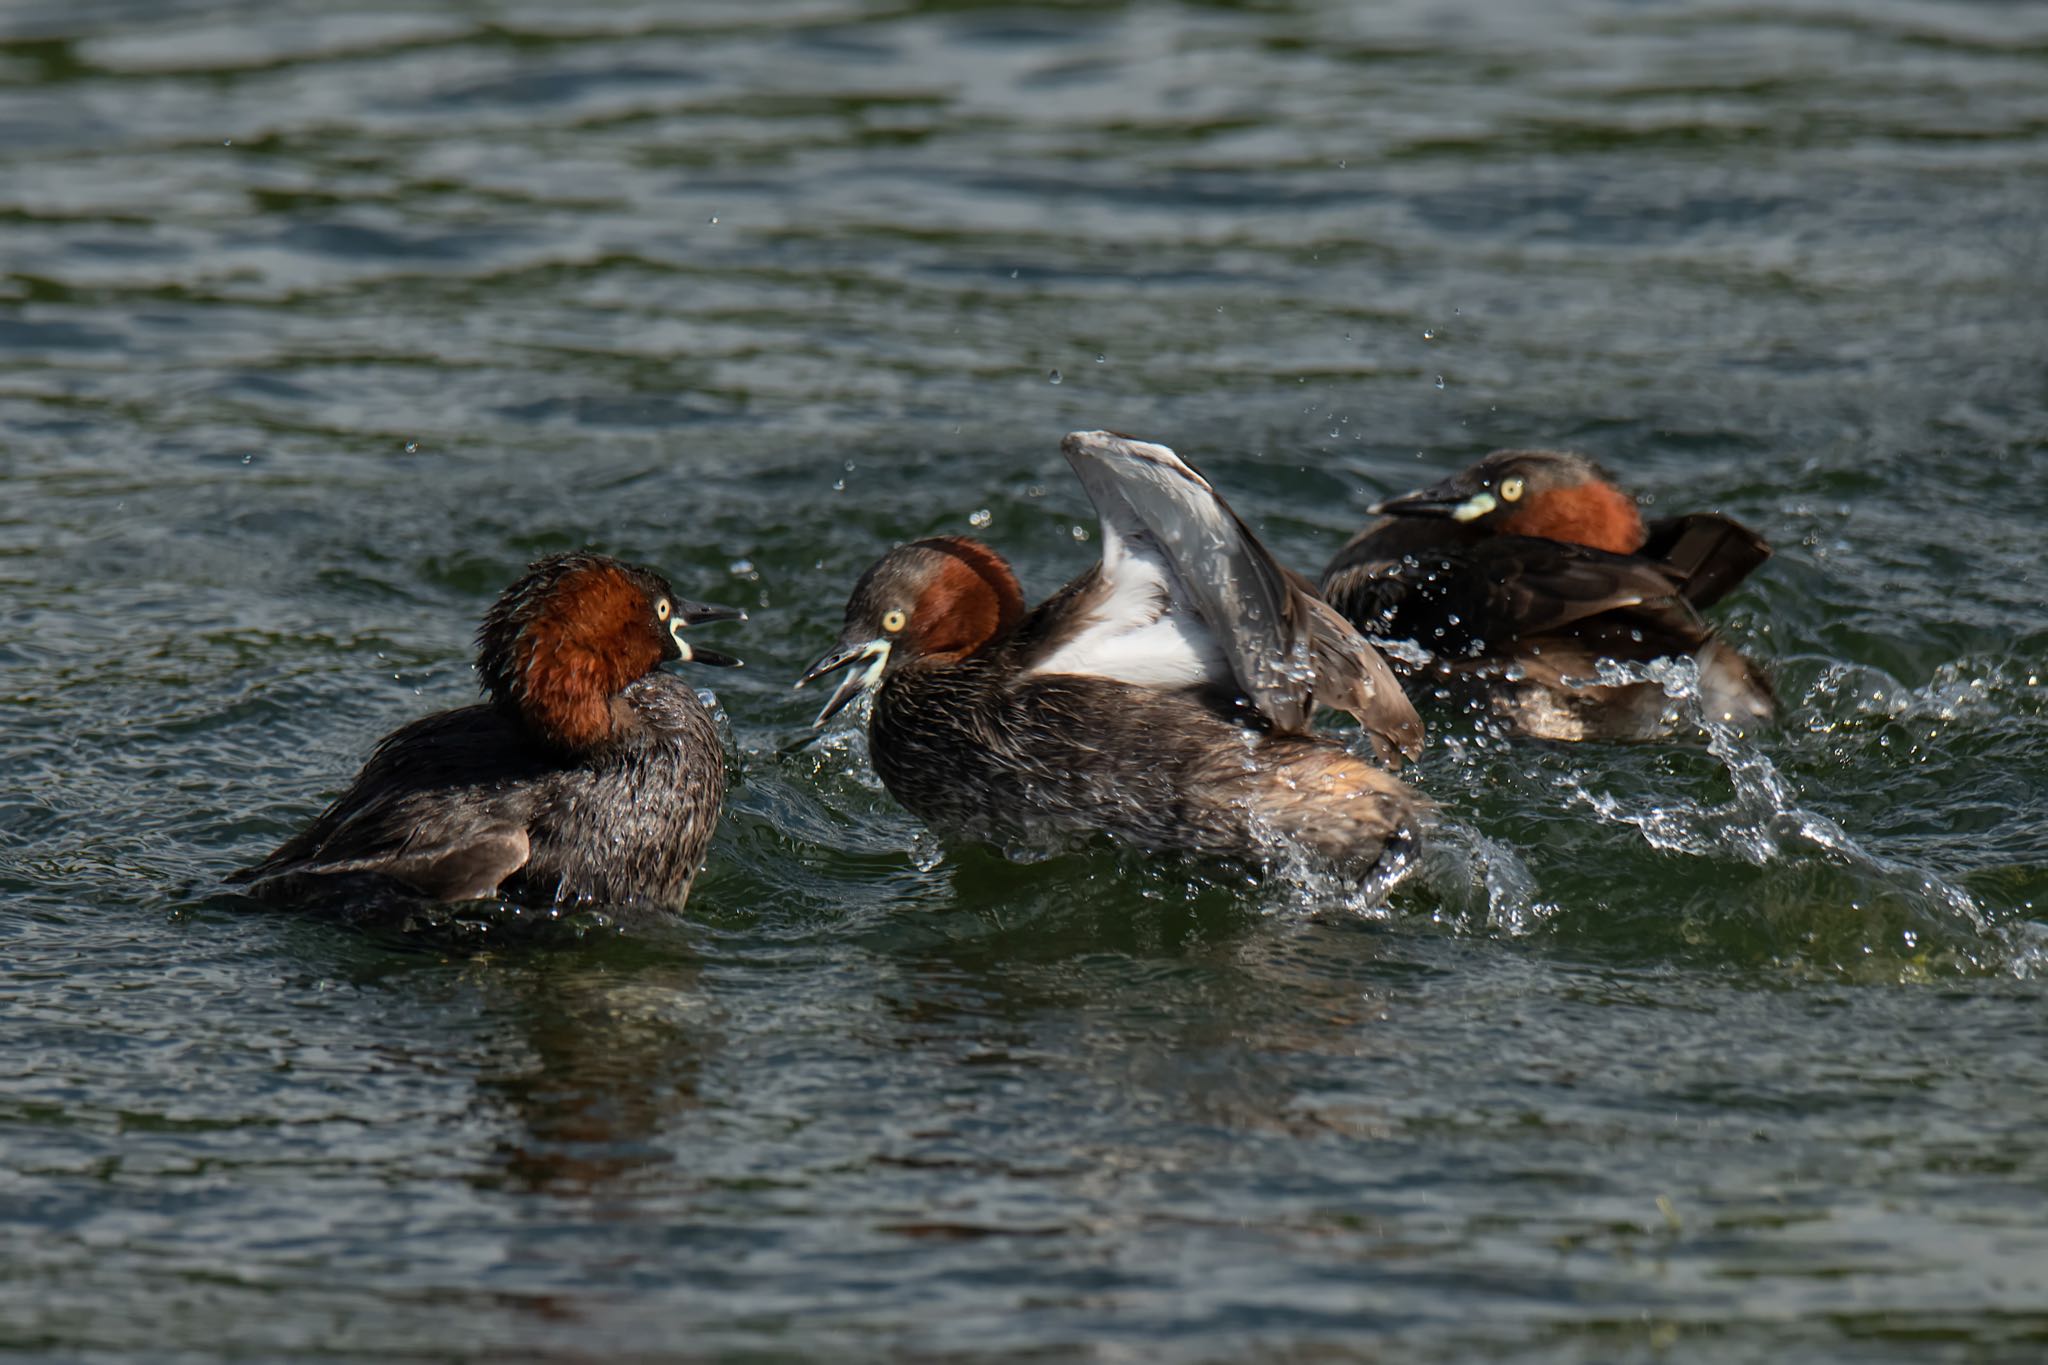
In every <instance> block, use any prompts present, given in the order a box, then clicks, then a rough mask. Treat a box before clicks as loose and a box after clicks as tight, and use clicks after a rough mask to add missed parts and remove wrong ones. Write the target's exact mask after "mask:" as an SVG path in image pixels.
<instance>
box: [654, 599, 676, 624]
mask: <svg viewBox="0 0 2048 1365" xmlns="http://www.w3.org/2000/svg"><path fill="white" fill-rule="evenodd" d="M673 610H674V608H673V607H671V606H669V604H668V599H667V598H666V597H664V598H662V599H661V600H660V601H659V602H656V603H655V604H654V619H655V620H657V621H666V620H668V615H669V613H670V612H671V611H673Z"/></svg>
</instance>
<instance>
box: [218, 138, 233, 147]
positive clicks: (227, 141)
mask: <svg viewBox="0 0 2048 1365" xmlns="http://www.w3.org/2000/svg"><path fill="white" fill-rule="evenodd" d="M220 145H221V146H223V147H232V146H234V145H235V140H234V139H233V138H231V137H224V138H222V139H221V140H220Z"/></svg>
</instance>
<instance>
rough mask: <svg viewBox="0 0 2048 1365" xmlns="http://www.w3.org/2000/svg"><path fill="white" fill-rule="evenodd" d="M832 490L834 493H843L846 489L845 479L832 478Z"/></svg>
mask: <svg viewBox="0 0 2048 1365" xmlns="http://www.w3.org/2000/svg"><path fill="white" fill-rule="evenodd" d="M832 491H833V492H834V493H844V492H845V491H846V480H844V479H834V480H832Z"/></svg>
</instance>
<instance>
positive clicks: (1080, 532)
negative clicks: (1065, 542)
mask: <svg viewBox="0 0 2048 1365" xmlns="http://www.w3.org/2000/svg"><path fill="white" fill-rule="evenodd" d="M1074 539H1076V540H1086V539H1088V528H1087V527H1085V526H1076V527H1075V528H1074Z"/></svg>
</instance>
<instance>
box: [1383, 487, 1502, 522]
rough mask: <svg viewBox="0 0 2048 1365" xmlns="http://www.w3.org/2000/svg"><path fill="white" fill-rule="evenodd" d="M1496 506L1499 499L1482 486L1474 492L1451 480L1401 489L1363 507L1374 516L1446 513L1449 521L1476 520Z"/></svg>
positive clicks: (1444, 515) (1432, 515) (1440, 514)
mask: <svg viewBox="0 0 2048 1365" xmlns="http://www.w3.org/2000/svg"><path fill="white" fill-rule="evenodd" d="M1498 506H1500V503H1499V502H1498V501H1497V500H1496V499H1495V498H1494V496H1493V494H1492V493H1490V492H1488V491H1487V490H1486V489H1484V488H1482V489H1479V490H1478V491H1476V492H1474V491H1473V490H1472V488H1471V487H1470V486H1469V485H1468V486H1466V487H1463V488H1460V487H1458V486H1456V485H1454V484H1438V485H1437V486H1436V487H1434V488H1425V489H1423V490H1422V491H1421V492H1419V493H1403V494H1402V495H1401V496H1400V497H1398V498H1388V499H1387V500H1386V501H1385V502H1376V503H1374V504H1373V505H1372V506H1371V507H1368V508H1367V509H1366V511H1368V512H1370V513H1371V514H1372V515H1373V516H1376V517H1387V516H1392V517H1448V518H1450V519H1451V520H1452V521H1477V520H1478V519H1479V518H1481V517H1483V516H1485V515H1486V514H1487V513H1488V512H1491V511H1492V510H1493V509H1494V508H1496V507H1498Z"/></svg>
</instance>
